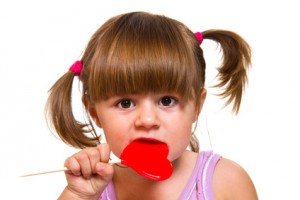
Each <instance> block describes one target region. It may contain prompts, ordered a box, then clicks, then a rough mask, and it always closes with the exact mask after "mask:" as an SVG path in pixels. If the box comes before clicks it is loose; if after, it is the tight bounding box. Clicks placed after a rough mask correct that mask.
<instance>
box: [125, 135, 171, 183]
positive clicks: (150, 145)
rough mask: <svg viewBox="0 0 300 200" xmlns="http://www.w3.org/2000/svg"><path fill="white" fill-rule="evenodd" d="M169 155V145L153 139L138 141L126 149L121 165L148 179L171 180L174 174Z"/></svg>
mask: <svg viewBox="0 0 300 200" xmlns="http://www.w3.org/2000/svg"><path fill="white" fill-rule="evenodd" d="M168 154H169V149H168V146H167V144H165V143H163V142H160V141H157V140H153V139H138V140H135V141H133V142H131V143H130V144H129V145H128V146H127V147H125V149H124V150H123V152H122V154H121V156H120V157H121V164H124V165H127V166H129V167H131V168H132V169H134V170H135V171H136V172H137V173H139V174H141V175H142V176H144V177H146V178H149V179H152V180H156V181H161V180H165V179H167V178H169V177H170V176H171V174H172V172H173V166H172V163H170V161H169V160H168V159H167V156H168Z"/></svg>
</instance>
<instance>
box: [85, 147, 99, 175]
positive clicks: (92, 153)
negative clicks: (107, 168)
mask: <svg viewBox="0 0 300 200" xmlns="http://www.w3.org/2000/svg"><path fill="white" fill-rule="evenodd" d="M86 152H87V155H88V158H89V161H90V165H91V169H92V173H93V174H94V173H95V170H94V168H95V165H96V163H97V162H99V161H100V152H99V150H98V148H95V147H93V148H88V149H86Z"/></svg>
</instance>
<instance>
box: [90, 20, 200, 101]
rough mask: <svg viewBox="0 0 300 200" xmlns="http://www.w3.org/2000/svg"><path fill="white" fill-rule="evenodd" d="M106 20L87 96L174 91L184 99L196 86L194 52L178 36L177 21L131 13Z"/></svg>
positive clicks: (197, 71) (102, 97)
mask: <svg viewBox="0 0 300 200" xmlns="http://www.w3.org/2000/svg"><path fill="white" fill-rule="evenodd" d="M174 22H175V23H174ZM107 23H108V26H107V29H106V30H105V31H103V34H102V35H101V37H100V38H99V43H98V46H97V48H98V50H97V53H96V54H97V55H95V56H94V58H97V59H95V60H93V62H92V63H91V70H90V80H89V95H90V98H91V100H93V101H98V100H105V99H108V98H109V97H112V96H118V95H126V94H140V93H149V92H155V93H156V92H171V93H176V94H178V95H180V96H181V97H183V98H184V99H186V100H187V99H190V98H192V97H193V96H194V95H195V91H194V90H195V89H197V88H198V89H199V90H201V88H202V85H201V81H199V80H201V78H200V79H199V77H201V73H200V71H199V70H197V68H200V67H199V66H197V61H196V60H194V57H195V54H196V53H195V52H194V51H193V48H192V47H191V44H188V43H187V41H186V40H187V39H185V38H183V37H182V33H180V29H179V26H181V24H180V23H179V22H177V21H175V20H172V21H171V22H170V19H169V18H165V17H161V16H160V17H156V16H155V15H150V16H149V15H147V16H144V17H141V16H138V15H137V14H135V15H131V16H127V17H123V18H122V17H120V18H119V19H117V20H116V21H114V22H113V23H109V22H107ZM182 26H183V25H182ZM100 41H101V42H100ZM197 77H198V78H197Z"/></svg>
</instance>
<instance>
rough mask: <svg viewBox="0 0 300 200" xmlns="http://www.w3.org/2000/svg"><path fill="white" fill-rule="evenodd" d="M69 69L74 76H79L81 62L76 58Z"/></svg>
mask: <svg viewBox="0 0 300 200" xmlns="http://www.w3.org/2000/svg"><path fill="white" fill-rule="evenodd" d="M69 70H70V71H72V72H74V73H75V75H76V76H80V73H81V70H82V63H81V61H80V60H77V61H76V62H75V63H74V64H73V65H72V66H71V67H70V69H69Z"/></svg>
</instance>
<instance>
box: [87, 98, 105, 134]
mask: <svg viewBox="0 0 300 200" xmlns="http://www.w3.org/2000/svg"><path fill="white" fill-rule="evenodd" d="M82 103H83V105H84V106H85V109H86V110H87V112H88V113H89V115H90V116H91V118H92V119H93V121H94V122H95V124H96V125H97V126H98V127H99V128H102V126H101V123H100V120H99V117H98V115H97V111H96V108H95V104H94V103H92V102H90V101H89V100H88V98H86V97H82Z"/></svg>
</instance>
